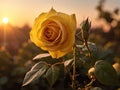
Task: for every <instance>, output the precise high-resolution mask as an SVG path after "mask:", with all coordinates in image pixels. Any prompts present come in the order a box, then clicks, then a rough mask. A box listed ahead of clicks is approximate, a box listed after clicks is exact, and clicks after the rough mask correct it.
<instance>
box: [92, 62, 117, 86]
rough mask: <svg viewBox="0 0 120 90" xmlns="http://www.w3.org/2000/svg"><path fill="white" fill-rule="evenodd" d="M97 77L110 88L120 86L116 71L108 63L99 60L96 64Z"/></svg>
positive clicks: (95, 72)
mask: <svg viewBox="0 0 120 90" xmlns="http://www.w3.org/2000/svg"><path fill="white" fill-rule="evenodd" d="M94 74H95V77H96V78H97V80H98V81H99V82H100V83H102V84H104V85H110V86H117V85H119V81H118V76H117V73H116V71H115V69H114V68H113V67H112V65H111V64H110V63H108V62H107V61H103V60H99V61H97V62H96V63H95V71H94Z"/></svg>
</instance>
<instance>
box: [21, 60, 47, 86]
mask: <svg viewBox="0 0 120 90" xmlns="http://www.w3.org/2000/svg"><path fill="white" fill-rule="evenodd" d="M48 68H49V66H48V65H47V64H46V63H45V62H39V63H36V64H35V65H34V66H33V67H32V68H31V70H30V71H29V72H27V73H26V75H25V78H24V81H23V85H22V86H25V85H28V84H29V83H31V82H33V81H35V80H37V79H38V78H39V77H41V76H42V75H43V74H44V73H45V72H46V70H47V69H48Z"/></svg>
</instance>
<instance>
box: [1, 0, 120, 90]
mask: <svg viewBox="0 0 120 90" xmlns="http://www.w3.org/2000/svg"><path fill="white" fill-rule="evenodd" d="M104 4H105V0H100V2H99V4H98V5H97V7H96V10H97V11H98V17H97V19H98V20H103V21H104V22H105V26H107V27H108V30H107V31H106V30H105V29H104V27H96V28H91V30H90V36H89V40H88V41H90V42H94V43H96V46H97V48H98V49H99V52H94V53H93V57H94V59H95V60H97V59H104V60H108V61H109V62H110V63H112V64H114V63H115V62H120V18H119V16H120V15H119V8H115V9H113V11H108V10H105V8H104ZM7 27H8V28H10V29H12V31H13V32H9V33H7V35H6V41H5V42H4V39H3V35H4V34H3V33H4V32H3V30H2V29H4V28H3V27H0V90H48V86H49V85H48V83H47V82H46V81H45V80H43V79H40V80H38V81H37V82H35V83H33V84H30V85H28V86H25V87H21V86H22V82H23V79H24V76H25V74H26V72H27V71H28V70H30V68H31V66H32V65H34V64H35V62H37V61H33V60H32V58H33V57H35V56H36V55H37V54H39V53H43V52H44V51H42V50H40V48H38V47H36V46H35V45H34V44H33V43H32V42H31V41H30V40H29V31H30V30H31V27H29V26H28V25H24V26H23V27H14V26H11V25H8V26H7ZM78 30H79V28H78ZM101 50H102V52H101ZM69 56H71V55H68V56H67V57H69ZM49 59H50V58H48V60H49ZM85 60H87V58H85ZM81 62H83V61H81ZM78 66H80V64H79V65H78ZM87 66H89V65H88V64H87V63H86V64H85V65H84V66H83V67H82V66H80V67H78V71H79V72H80V73H81V76H80V77H81V78H77V79H80V81H82V82H81V83H82V84H81V85H84V84H86V82H88V81H90V80H89V78H88V77H87V76H86V75H85V72H86V71H88V69H89V68H90V67H87ZM67 81H69V79H68V78H66V81H64V83H65V84H66V85H61V84H60V83H59V82H58V83H57V85H56V86H55V87H56V89H58V90H63V88H62V87H63V86H64V87H66V86H67V84H68V82H67ZM84 81H86V82H84ZM61 82H63V81H61ZM95 85H96V84H95ZM97 85H99V84H97ZM58 86H59V88H57V87H58ZM103 87H104V90H108V87H107V89H106V87H105V86H103ZM56 89H55V90H56ZM51 90H54V89H51ZM65 90H67V89H65ZM68 90H70V88H68ZM85 90H89V89H85ZM95 90H98V89H95ZM99 90H100V89H99ZM109 90H116V88H115V89H113V87H109Z"/></svg>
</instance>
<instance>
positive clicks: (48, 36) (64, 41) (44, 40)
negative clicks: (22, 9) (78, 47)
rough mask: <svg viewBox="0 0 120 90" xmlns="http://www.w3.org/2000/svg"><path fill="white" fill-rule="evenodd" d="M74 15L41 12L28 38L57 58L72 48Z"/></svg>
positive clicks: (74, 29)
mask: <svg viewBox="0 0 120 90" xmlns="http://www.w3.org/2000/svg"><path fill="white" fill-rule="evenodd" d="M75 31H76V17H75V14H72V15H67V14H65V13H61V12H56V11H55V10H54V9H53V8H52V9H51V10H50V11H49V12H48V13H41V14H40V15H39V16H38V17H37V18H36V19H35V21H34V25H33V28H32V30H31V32H30V39H31V40H32V42H34V43H35V44H36V45H37V46H38V47H40V48H41V49H43V50H46V51H48V52H49V53H50V55H51V56H52V58H59V57H62V56H64V55H66V54H67V53H69V52H70V51H72V49H73V45H74V43H75Z"/></svg>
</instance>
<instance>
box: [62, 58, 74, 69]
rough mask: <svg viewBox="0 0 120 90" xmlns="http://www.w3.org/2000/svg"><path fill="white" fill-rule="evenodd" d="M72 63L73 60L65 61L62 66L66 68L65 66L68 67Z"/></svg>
mask: <svg viewBox="0 0 120 90" xmlns="http://www.w3.org/2000/svg"><path fill="white" fill-rule="evenodd" d="M72 62H73V59H69V60H66V61H65V62H64V66H65V67H67V66H69V65H70V64H71V63H72Z"/></svg>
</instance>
